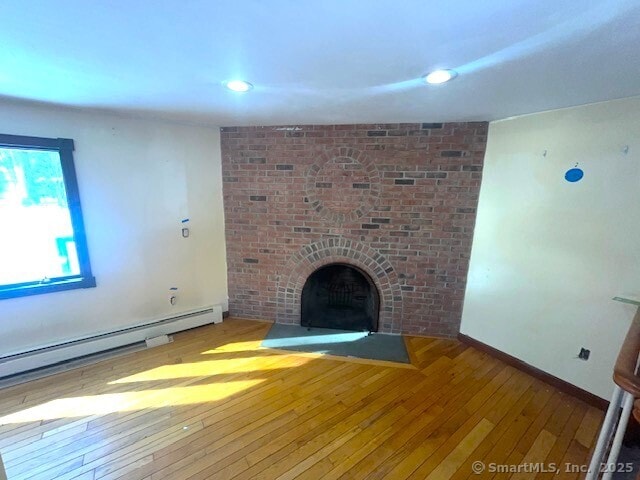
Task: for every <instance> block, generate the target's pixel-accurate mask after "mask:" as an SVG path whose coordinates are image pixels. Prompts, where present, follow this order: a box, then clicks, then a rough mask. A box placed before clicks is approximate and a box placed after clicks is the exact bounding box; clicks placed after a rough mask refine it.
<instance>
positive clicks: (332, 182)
mask: <svg viewBox="0 0 640 480" xmlns="http://www.w3.org/2000/svg"><path fill="white" fill-rule="evenodd" d="M380 190H381V186H380V174H379V173H378V169H377V168H376V166H375V164H374V163H373V162H372V161H371V160H370V159H369V158H368V156H367V155H365V154H364V153H363V152H361V151H360V150H356V149H355V148H349V147H336V148H332V149H328V150H325V151H323V152H322V153H321V154H320V155H318V158H317V159H316V161H315V162H314V163H313V165H311V167H310V168H309V171H308V172H307V182H306V188H305V193H306V197H307V199H308V202H309V203H310V205H311V207H312V208H313V209H314V210H315V211H316V212H318V214H319V215H320V216H321V217H323V218H325V219H326V220H328V221H329V222H331V223H334V224H338V225H342V224H344V223H345V222H347V223H348V222H352V221H355V220H357V219H359V218H361V217H364V216H365V215H366V214H367V213H369V212H370V211H371V209H372V208H373V207H374V206H375V205H376V204H377V202H378V198H379V197H380Z"/></svg>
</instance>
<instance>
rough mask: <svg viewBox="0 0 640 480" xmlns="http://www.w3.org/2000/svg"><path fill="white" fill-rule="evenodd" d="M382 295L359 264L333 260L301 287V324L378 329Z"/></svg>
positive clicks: (372, 330) (347, 328)
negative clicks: (334, 261)
mask: <svg viewBox="0 0 640 480" xmlns="http://www.w3.org/2000/svg"><path fill="white" fill-rule="evenodd" d="M379 307H380V298H379V295H378V290H377V288H376V286H375V284H374V283H373V281H372V280H371V278H369V276H368V275H367V274H366V273H364V272H363V271H362V270H360V269H359V268H356V267H353V266H351V265H346V264H331V265H327V266H324V267H322V268H319V269H318V270H316V271H315V272H313V273H312V274H311V275H310V276H309V278H308V279H307V281H306V283H305V285H304V288H303V289H302V305H301V319H300V324H301V325H302V326H305V327H321V328H335V329H341V330H354V331H370V332H376V331H378V314H379Z"/></svg>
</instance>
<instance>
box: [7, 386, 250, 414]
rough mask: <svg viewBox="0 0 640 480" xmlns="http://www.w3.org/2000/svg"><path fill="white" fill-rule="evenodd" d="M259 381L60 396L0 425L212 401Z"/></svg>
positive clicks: (22, 412) (20, 412) (24, 411)
mask: <svg viewBox="0 0 640 480" xmlns="http://www.w3.org/2000/svg"><path fill="white" fill-rule="evenodd" d="M261 382H263V380H243V381H232V382H220V383H212V384H208V385H195V386H188V387H169V388H163V389H160V390H141V391H137V392H123V393H109V394H103V395H89V396H85V397H71V398H60V399H56V400H52V401H50V402H46V403H43V404H42V405H38V406H36V407H32V408H28V409H26V410H22V411H19V412H16V413H12V414H10V415H6V416H4V417H0V425H7V424H14V423H23V422H35V421H40V420H52V419H56V418H71V417H84V416H88V415H105V414H108V413H116V412H128V411H133V410H142V409H147V408H161V407H169V406H172V407H175V406H180V405H192V404H195V403H206V402H215V401H218V400H222V399H224V398H227V397H229V396H231V395H234V394H236V393H238V392H241V391H243V390H246V389H248V388H251V387H253V386H256V385H258V384H259V383H261Z"/></svg>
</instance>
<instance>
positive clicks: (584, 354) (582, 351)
mask: <svg viewBox="0 0 640 480" xmlns="http://www.w3.org/2000/svg"><path fill="white" fill-rule="evenodd" d="M589 355H591V350H587V349H586V348H584V347H583V348H581V349H580V353H578V358H579V359H580V360H589Z"/></svg>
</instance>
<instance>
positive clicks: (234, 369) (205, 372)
mask: <svg viewBox="0 0 640 480" xmlns="http://www.w3.org/2000/svg"><path fill="white" fill-rule="evenodd" d="M254 360H255V359H254V358H232V359H224V360H206V361H202V362H193V363H180V364H177V365H162V366H160V367H157V368H152V369H150V370H146V371H144V372H140V373H136V374H135V375H130V376H128V377H124V378H120V379H118V380H114V381H112V382H109V383H110V384H112V385H113V384H118V383H133V382H151V381H155V380H169V379H173V378H190V377H207V376H211V375H228V374H238V373H251V372H260V371H267V370H277V369H279V368H282V367H281V366H278V365H260V364H257V363H256V362H254ZM250 363H252V364H251V365H248V364H250Z"/></svg>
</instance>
